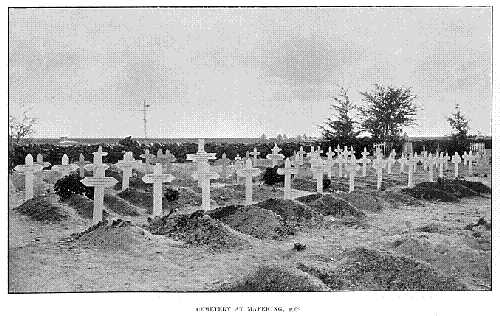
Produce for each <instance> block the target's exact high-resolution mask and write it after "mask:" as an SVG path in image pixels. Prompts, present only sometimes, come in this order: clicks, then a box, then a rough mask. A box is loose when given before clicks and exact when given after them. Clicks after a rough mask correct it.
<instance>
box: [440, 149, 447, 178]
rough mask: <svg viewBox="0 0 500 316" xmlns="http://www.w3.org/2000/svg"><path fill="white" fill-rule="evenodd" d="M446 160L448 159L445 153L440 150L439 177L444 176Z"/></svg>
mask: <svg viewBox="0 0 500 316" xmlns="http://www.w3.org/2000/svg"><path fill="white" fill-rule="evenodd" d="M445 160H446V157H445V156H444V155H443V152H440V153H439V158H438V162H439V177H440V178H444V172H443V169H444V163H445Z"/></svg>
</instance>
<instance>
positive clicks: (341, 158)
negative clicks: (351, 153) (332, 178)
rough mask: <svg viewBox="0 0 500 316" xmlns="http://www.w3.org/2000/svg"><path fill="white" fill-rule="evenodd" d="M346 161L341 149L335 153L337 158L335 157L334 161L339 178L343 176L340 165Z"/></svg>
mask: <svg viewBox="0 0 500 316" xmlns="http://www.w3.org/2000/svg"><path fill="white" fill-rule="evenodd" d="M345 162H346V159H345V156H344V154H343V153H342V151H340V152H339V154H338V155H337V159H335V163H336V164H337V165H338V166H339V178H342V177H344V173H343V172H342V166H343V164H344V163H345Z"/></svg>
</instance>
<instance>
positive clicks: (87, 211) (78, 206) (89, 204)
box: [63, 194, 109, 219]
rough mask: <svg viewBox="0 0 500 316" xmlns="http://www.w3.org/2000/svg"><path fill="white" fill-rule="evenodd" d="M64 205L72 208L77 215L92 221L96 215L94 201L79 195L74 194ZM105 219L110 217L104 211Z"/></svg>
mask: <svg viewBox="0 0 500 316" xmlns="http://www.w3.org/2000/svg"><path fill="white" fill-rule="evenodd" d="M63 203H65V204H67V205H68V206H70V207H72V208H73V209H74V210H75V211H76V213H77V214H78V215H79V216H80V217H83V218H86V219H91V218H92V216H93V213H94V201H92V200H91V199H89V198H87V197H86V196H83V195H79V194H72V195H71V196H70V197H69V198H68V199H65V200H64V201H63ZM102 216H103V218H107V217H108V216H109V214H108V212H106V211H105V210H103V211H102Z"/></svg>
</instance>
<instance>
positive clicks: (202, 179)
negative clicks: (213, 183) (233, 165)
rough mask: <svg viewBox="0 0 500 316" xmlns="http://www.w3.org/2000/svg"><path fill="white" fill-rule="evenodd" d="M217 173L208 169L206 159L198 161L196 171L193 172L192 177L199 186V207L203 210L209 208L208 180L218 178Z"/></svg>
mask: <svg viewBox="0 0 500 316" xmlns="http://www.w3.org/2000/svg"><path fill="white" fill-rule="evenodd" d="M218 178H219V174H218V173H216V172H213V171H210V165H209V164H208V161H199V162H198V168H197V171H196V173H194V174H193V179H195V180H197V181H198V185H199V186H200V187H201V207H202V209H203V210H204V211H209V210H210V180H214V179H218Z"/></svg>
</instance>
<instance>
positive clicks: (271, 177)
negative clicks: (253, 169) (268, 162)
mask: <svg viewBox="0 0 500 316" xmlns="http://www.w3.org/2000/svg"><path fill="white" fill-rule="evenodd" d="M262 180H263V181H264V184H267V185H274V184H276V183H284V182H285V176H284V175H280V174H278V166H275V167H273V168H266V171H265V172H264V174H263V175H262Z"/></svg>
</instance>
